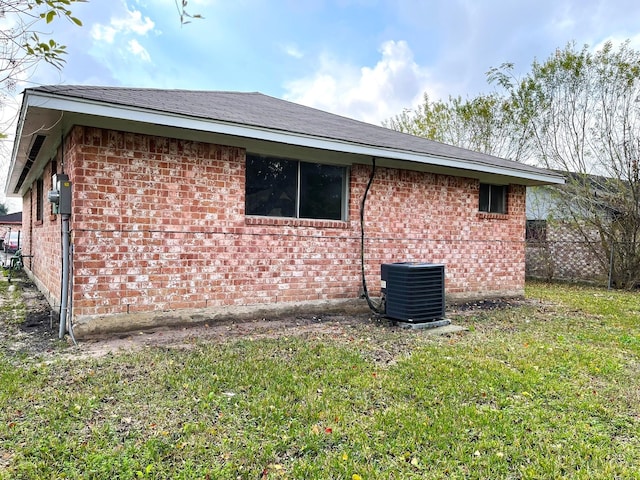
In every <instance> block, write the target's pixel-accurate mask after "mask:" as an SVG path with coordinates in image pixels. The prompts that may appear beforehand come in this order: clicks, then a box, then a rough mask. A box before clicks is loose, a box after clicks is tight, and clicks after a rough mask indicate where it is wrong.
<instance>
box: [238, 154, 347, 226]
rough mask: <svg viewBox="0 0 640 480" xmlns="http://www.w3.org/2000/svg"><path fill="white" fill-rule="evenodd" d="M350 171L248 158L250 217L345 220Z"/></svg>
mask: <svg viewBox="0 0 640 480" xmlns="http://www.w3.org/2000/svg"><path fill="white" fill-rule="evenodd" d="M346 178H347V169H346V167H341V166H336V165H322V164H319V163H306V162H299V161H297V160H286V159H282V158H274V157H261V156H256V155H247V170H246V201H245V212H246V214H247V215H261V216H267V217H293V218H314V219H326V220H343V219H344V218H345V216H346V213H345V212H346V205H345V198H346Z"/></svg>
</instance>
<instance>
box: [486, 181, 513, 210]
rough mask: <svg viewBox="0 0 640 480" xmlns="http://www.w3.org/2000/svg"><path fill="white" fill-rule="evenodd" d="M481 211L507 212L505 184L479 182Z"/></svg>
mask: <svg viewBox="0 0 640 480" xmlns="http://www.w3.org/2000/svg"><path fill="white" fill-rule="evenodd" d="M479 210H480V211H481V212H489V213H507V186H506V185H489V184H488V183H481V184H480V206H479Z"/></svg>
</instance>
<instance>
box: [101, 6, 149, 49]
mask: <svg viewBox="0 0 640 480" xmlns="http://www.w3.org/2000/svg"><path fill="white" fill-rule="evenodd" d="M125 8H126V7H125ZM154 27H155V24H154V23H153V21H152V20H151V19H150V18H149V17H144V18H143V17H142V13H141V12H140V11H139V10H129V9H128V8H126V15H125V16H124V17H117V18H111V21H110V22H109V24H108V25H102V24H99V23H97V24H95V25H94V26H93V27H92V29H91V36H92V37H93V39H94V40H98V41H104V42H107V43H113V42H114V40H115V37H116V35H117V34H128V33H134V34H137V35H142V36H144V35H146V34H147V33H148V32H149V31H151V30H153V28H154Z"/></svg>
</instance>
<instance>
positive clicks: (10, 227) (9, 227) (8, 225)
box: [0, 212, 22, 250]
mask: <svg viewBox="0 0 640 480" xmlns="http://www.w3.org/2000/svg"><path fill="white" fill-rule="evenodd" d="M21 230H22V212H15V213H9V214H7V215H0V250H2V242H3V241H4V235H5V233H7V232H9V231H11V232H20V231H21Z"/></svg>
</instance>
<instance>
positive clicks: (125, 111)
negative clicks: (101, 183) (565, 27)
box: [27, 92, 564, 184]
mask: <svg viewBox="0 0 640 480" xmlns="http://www.w3.org/2000/svg"><path fill="white" fill-rule="evenodd" d="M27 102H28V105H29V106H32V107H40V108H47V109H51V110H59V111H67V112H73V113H79V114H86V115H96V116H102V117H108V118H117V119H121V120H130V121H134V122H142V123H151V124H157V125H164V126H168V127H176V128H184V129H188V130H198V131H204V132H211V133H217V134H223V135H232V136H237V137H244V138H251V139H257V140H264V141H269V142H275V143H284V144H290V145H297V146H301V147H308V148H316V149H320V150H329V151H338V152H344V153H351V154H356V155H365V156H369V157H380V158H389V159H393V160H404V161H409V162H416V163H422V164H431V165H437V166H440V167H446V168H454V169H458V170H460V169H461V170H469V171H474V172H482V173H490V174H495V175H503V176H507V177H514V178H521V179H526V180H531V181H536V182H542V183H556V184H563V183H564V179H563V178H562V177H560V176H556V175H547V174H544V173H537V172H531V171H527V170H520V169H515V168H505V167H500V166H493V165H487V164H478V163H475V162H473V161H468V160H467V161H465V160H460V159H457V158H448V157H442V156H433V155H427V154H418V153H414V152H410V151H406V150H395V149H391V148H384V147H372V146H368V145H361V144H357V143H349V142H344V141H341V140H330V139H326V138H320V137H314V136H310V135H304V134H300V133H293V132H283V131H280V130H270V129H266V128H261V127H255V126H250V125H239V124H236V123H226V122H221V121H216V120H205V119H198V118H193V117H186V116H182V115H177V114H172V113H166V112H156V111H153V110H145V109H142V108H137V107H130V106H126V105H109V104H105V103H102V102H96V101H93V100H86V99H75V98H74V99H67V98H60V97H58V96H56V95H53V94H42V93H40V92H39V93H29V94H28V99H27Z"/></svg>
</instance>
